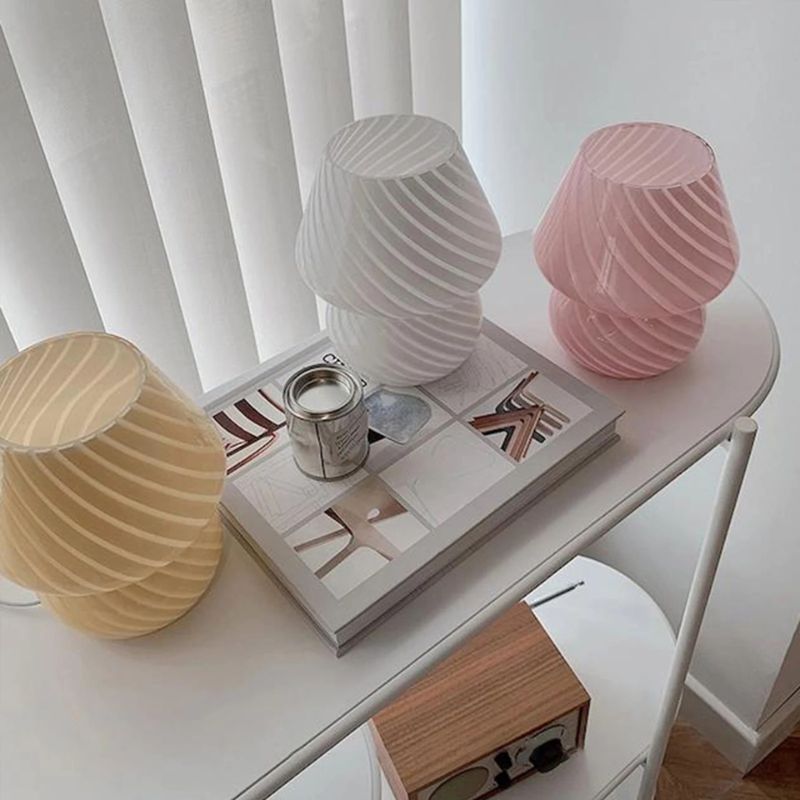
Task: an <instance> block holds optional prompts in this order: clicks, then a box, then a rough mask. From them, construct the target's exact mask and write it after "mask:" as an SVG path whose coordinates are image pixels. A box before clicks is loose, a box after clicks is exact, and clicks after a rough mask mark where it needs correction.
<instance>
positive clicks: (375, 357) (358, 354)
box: [326, 294, 482, 386]
mask: <svg viewBox="0 0 800 800" xmlns="http://www.w3.org/2000/svg"><path fill="white" fill-rule="evenodd" d="M326 313H327V327H328V334H329V336H330V338H331V341H332V342H333V344H334V346H335V347H336V351H337V353H338V354H339V355H340V356H341V357H342V358H343V359H344V360H345V362H346V363H347V364H349V365H350V366H351V367H352V368H353V369H355V370H356V371H357V372H360V373H361V374H363V375H366V376H368V377H370V378H372V379H373V380H375V381H377V382H378V383H384V384H387V385H389V386H413V385H416V384H419V383H428V382H429V381H434V380H437V379H438V378H441V377H443V376H444V375H447V374H449V373H450V372H452V371H453V370H454V369H456V368H458V367H459V366H461V364H462V363H463V362H464V361H466V359H467V358H468V357H469V355H470V354H471V353H472V351H473V350H474V348H475V343H476V342H477V340H478V336H479V334H480V331H481V320H482V310H481V301H480V297H479V296H478V295H477V294H473V295H471V296H470V297H468V298H466V299H465V300H462V301H461V302H459V303H457V304H456V305H454V306H452V307H451V308H448V309H446V310H444V311H441V312H440V313H438V314H429V315H424V316H417V317H409V318H408V319H387V318H381V317H367V316H362V315H360V314H354V313H352V312H350V311H344V310H342V309H340V308H336V307H335V306H331V305H329V306H328V308H327V312H326Z"/></svg>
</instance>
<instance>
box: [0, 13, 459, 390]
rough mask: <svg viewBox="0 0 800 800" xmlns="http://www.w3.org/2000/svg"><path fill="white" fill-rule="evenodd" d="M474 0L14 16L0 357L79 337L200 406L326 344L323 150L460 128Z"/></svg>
mask: <svg viewBox="0 0 800 800" xmlns="http://www.w3.org/2000/svg"><path fill="white" fill-rule="evenodd" d="M460 26H461V23H460V0H273V2H269V0H185V1H184V0H69V2H64V0H0V27H2V33H3V35H2V36H0V125H2V137H0V312H1V313H0V358H3V359H4V358H6V357H8V356H10V355H12V354H13V353H14V352H16V351H17V350H18V349H21V348H23V347H26V346H28V345H30V344H32V343H34V342H36V341H38V340H40V339H42V338H45V337H47V336H53V335H56V334H59V333H62V332H66V331H69V330H76V329H96V330H102V329H105V330H108V331H111V332H114V333H118V334H120V335H122V336H125V337H126V338H129V339H131V340H132V341H134V342H135V343H136V344H137V345H138V346H139V347H141V348H142V349H143V350H144V351H145V352H146V353H148V355H150V356H151V358H153V360H154V361H155V362H156V363H158V364H159V365H160V366H162V367H163V368H164V369H165V370H166V371H167V372H168V373H169V374H170V375H171V376H172V377H173V378H175V379H176V380H177V381H178V382H179V383H181V384H182V385H183V386H184V388H186V389H187V390H189V391H190V392H191V393H193V394H197V393H199V392H200V391H201V390H203V389H209V388H212V387H213V386H215V385H217V384H219V383H221V382H223V381H225V380H227V379H229V378H231V377H234V376H236V375H237V374H239V373H240V372H242V371H244V370H246V369H248V368H249V367H252V366H253V365H255V364H256V363H257V362H258V361H259V360H263V359H265V358H267V357H269V356H271V355H273V354H275V353H277V352H279V351H280V350H282V349H284V348H286V347H288V346H290V345H291V344H293V343H295V342H297V341H299V340H300V339H302V338H303V337H305V336H307V335H309V334H310V333H312V332H313V331H314V330H316V329H317V327H318V318H317V310H316V303H315V300H314V296H313V294H312V293H311V292H310V291H309V290H308V289H307V288H306V286H305V285H304V284H303V283H302V281H301V280H300V278H299V275H298V273H297V270H296V268H295V263H294V237H295V232H296V229H297V226H298V224H299V221H300V217H301V207H302V206H301V200H302V198H304V197H305V196H306V194H307V193H308V191H309V188H310V185H311V182H312V180H313V175H314V172H315V170H316V166H317V162H318V159H319V157H320V154H321V151H322V149H323V147H324V145H325V142H326V141H327V139H328V138H329V137H330V135H331V134H332V133H333V132H334V131H335V130H337V129H338V128H339V127H341V126H342V125H344V124H346V123H347V122H349V121H350V120H352V119H353V118H354V116H355V117H359V116H365V115H368V114H376V113H392V112H409V111H412V110H414V111H417V112H418V113H424V114H429V115H432V116H436V117H439V118H441V119H444V120H445V121H446V122H448V123H450V124H451V125H453V126H454V127H455V128H456V129H459V128H460V121H461V82H460V81H461V79H460V74H461V63H460V59H461V45H460V33H461V32H460Z"/></svg>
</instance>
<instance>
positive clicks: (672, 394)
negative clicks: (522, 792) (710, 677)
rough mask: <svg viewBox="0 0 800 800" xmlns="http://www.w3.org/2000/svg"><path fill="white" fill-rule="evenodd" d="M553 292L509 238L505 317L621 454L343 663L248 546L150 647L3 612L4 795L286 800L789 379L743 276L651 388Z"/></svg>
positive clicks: (482, 552)
mask: <svg viewBox="0 0 800 800" xmlns="http://www.w3.org/2000/svg"><path fill="white" fill-rule="evenodd" d="M547 293H548V288H547V286H546V284H545V281H544V279H543V278H542V277H541V276H540V275H539V273H538V271H537V270H536V268H535V267H534V265H533V263H532V255H531V247H530V234H529V233H522V234H518V235H515V236H511V237H509V238H508V239H507V240H506V243H505V249H504V254H503V258H502V261H501V263H500V266H499V268H498V270H497V273H496V275H495V276H494V277H493V278H492V280H491V281H490V282H489V283H488V285H487V287H486V289H485V291H484V305H485V310H486V314H487V316H489V317H490V318H492V319H493V320H494V321H496V322H497V323H499V324H500V325H502V326H503V327H505V328H507V329H508V330H509V331H510V332H511V333H513V334H514V335H516V336H518V337H519V338H521V339H523V340H524V341H526V342H527V343H528V344H530V345H531V346H533V347H534V348H536V349H537V350H539V351H540V352H542V353H543V354H544V355H546V356H547V357H548V358H550V359H551V360H553V361H555V362H556V363H558V364H560V365H562V366H564V367H565V368H567V369H569V370H571V371H573V372H575V373H576V374H578V375H579V376H580V377H581V378H582V379H584V380H586V381H587V382H588V383H590V384H592V385H594V386H595V387H597V388H598V389H599V390H600V391H601V392H604V393H606V394H608V395H609V396H611V397H613V398H614V399H615V400H616V401H617V402H618V403H619V404H620V405H622V406H623V407H625V408H626V409H627V413H626V415H625V417H624V418H623V420H622V423H621V425H620V432H621V435H622V441H621V442H620V443H619V444H617V445H615V446H614V447H613V448H611V449H610V450H609V451H607V452H606V453H604V454H602V455H601V456H600V457H599V458H597V459H596V460H595V461H593V462H592V463H591V464H589V465H587V466H586V467H585V468H583V469H581V470H580V471H579V472H578V473H576V474H575V475H574V476H572V477H571V478H570V479H569V480H568V481H566V482H565V483H564V484H563V485H561V486H559V487H558V488H557V489H555V490H554V491H552V492H551V493H550V494H548V495H547V496H546V497H545V498H543V499H542V500H541V501H540V502H539V503H537V504H536V505H535V506H533V507H532V508H530V509H528V510H527V511H525V512H524V513H522V514H520V515H519V516H518V517H517V518H516V519H514V520H513V521H512V522H511V523H510V524H508V525H506V526H505V527H504V528H503V529H502V530H501V531H499V532H498V533H497V535H496V536H495V537H494V538H492V539H491V540H490V541H488V542H487V543H486V544H485V546H483V547H482V548H480V549H479V550H478V551H476V552H475V553H473V554H472V555H471V556H470V557H469V558H467V559H466V560H465V561H463V562H462V563H461V564H459V565H458V566H457V567H456V568H455V569H453V570H452V571H450V572H448V573H447V574H446V575H444V576H443V577H442V578H441V579H440V580H439V581H438V582H436V583H435V584H434V585H433V586H431V587H430V588H429V589H427V590H426V591H425V592H423V593H422V594H420V595H419V596H418V597H416V598H415V599H414V600H413V601H411V602H410V603H408V604H407V605H406V606H404V607H403V608H402V609H400V610H399V611H398V613H396V614H395V615H394V616H392V617H391V618H390V619H389V620H387V621H386V623H385V624H383V625H381V626H380V627H379V628H378V629H377V630H376V631H375V632H374V633H372V634H370V635H369V636H368V637H367V638H366V639H365V640H364V641H363V642H361V643H359V644H358V645H357V646H356V647H355V648H353V650H352V651H351V652H349V653H348V654H346V655H345V656H344V657H342V658H341V659H338V660H337V659H336V658H334V657H333V656H332V655H331V653H330V651H328V649H327V648H326V647H325V645H323V644H322V643H321V641H320V640H318V639H317V636H316V634H315V633H314V632H313V631H312V629H311V627H310V626H309V625H308V624H307V623H306V621H305V620H304V618H303V615H302V613H301V612H300V611H298V610H297V608H295V606H294V605H293V604H292V603H291V602H290V601H289V600H288V599H287V598H286V597H285V596H284V595H283V593H282V592H281V591H280V590H279V589H278V587H277V586H276V585H274V584H273V583H272V582H271V581H270V580H269V579H267V578H266V577H265V575H264V574H263V573H262V572H261V571H260V570H259V569H258V568H257V567H256V566H255V564H254V563H252V562H251V561H250V560H249V558H248V557H247V556H246V555H245V554H244V552H243V551H242V550H241V549H240V548H239V547H238V545H236V544H235V543H234V542H233V541H231V542H229V543H228V547H227V553H226V557H225V560H224V563H223V565H222V568H221V571H220V574H219V577H218V579H217V580H216V581H215V583H214V585H213V586H212V588H211V590H210V592H209V593H208V595H207V597H206V598H205V599H204V600H203V601H202V602H201V603H200V605H199V606H198V607H197V608H196V609H195V610H194V611H193V612H192V613H191V614H189V615H188V616H187V617H186V618H184V619H183V620H180V621H179V622H178V623H176V624H175V625H173V626H171V627H169V628H167V629H165V630H163V631H161V632H159V633H157V634H154V635H152V636H148V637H144V638H142V639H137V640H131V641H128V642H122V643H114V642H103V641H95V640H92V639H89V638H85V637H83V636H81V635H79V634H77V633H74V632H72V631H70V630H69V629H67V628H65V627H63V626H61V625H59V624H58V623H57V622H55V621H54V620H51V619H50V618H48V617H47V615H46V614H44V613H43V612H41V611H40V610H34V611H30V610H23V609H20V610H11V609H5V608H4V609H0V797H3V798H6V797H8V798H19V799H20V800H23V799H24V800H45V798H46V799H47V800H50V798H53V797H57V798H59V800H107V798H110V797H113V798H114V800H140V798H144V797H146V798H158V800H184V798H188V797H191V798H192V800H233V798H237V800H262V799H263V798H265V797H268V796H269V795H270V794H271V793H272V792H274V791H275V790H276V789H277V788H278V787H279V786H281V785H282V784H284V783H285V782H286V781H288V780H289V779H290V778H291V777H292V776H294V775H296V774H297V773H298V772H299V771H301V770H302V769H303V768H304V767H306V766H307V765H308V764H310V763H311V762H312V761H314V760H315V759H316V758H317V757H319V756H320V755H321V754H322V753H324V752H325V751H327V750H328V749H330V748H331V747H333V746H334V745H335V744H336V743H337V742H338V741H339V740H341V739H343V738H344V737H345V736H346V735H347V734H348V733H350V732H351V731H353V730H354V729H355V728H357V727H358V726H359V725H361V724H362V723H363V722H364V721H366V720H367V719H368V718H369V717H370V716H371V715H372V714H373V713H374V712H375V711H376V710H377V709H379V708H380V707H381V706H382V705H383V704H385V703H386V702H387V701H389V700H390V699H391V698H392V697H393V696H395V695H396V694H397V693H398V692H400V691H401V690H402V689H404V688H405V687H406V686H408V685H410V684H411V683H413V682H414V681H415V680H416V679H417V678H419V677H420V676H421V675H422V674H423V673H424V672H425V671H426V670H427V669H429V668H430V667H431V666H432V665H433V664H435V663H436V662H437V661H439V660H440V659H442V658H443V657H444V656H446V655H447V654H448V653H450V652H451V651H452V650H454V649H455V648H457V647H458V646H459V645H460V644H462V643H463V642H464V641H465V640H466V639H467V638H468V637H469V636H470V635H472V634H473V633H475V632H476V631H477V630H479V629H480V628H481V627H482V626H484V625H486V624H487V623H488V622H490V621H491V620H492V619H494V618H495V617H496V616H498V615H499V614H501V613H502V612H503V611H504V610H505V609H506V608H508V607H509V606H510V605H511V604H513V603H514V602H516V601H518V600H520V599H521V598H522V597H524V596H525V595H527V594H528V593H529V592H531V591H532V590H533V589H535V588H536V587H537V586H538V585H539V584H540V583H542V582H543V581H544V580H545V579H547V578H548V577H549V576H551V575H552V574H553V573H554V572H555V571H556V570H557V569H559V568H560V567H562V566H563V565H565V564H566V563H567V562H568V561H570V560H571V559H572V558H573V557H574V556H576V555H577V554H579V553H580V552H581V550H582V549H583V548H585V547H586V546H588V545H589V544H591V543H592V542H594V541H596V540H597V539H598V538H599V537H600V536H602V535H603V534H604V533H606V532H607V531H608V530H610V529H611V528H612V527H613V526H614V525H615V524H616V523H617V522H619V521H620V520H621V519H622V518H624V517H625V516H626V515H627V514H629V513H631V512H632V511H633V510H635V509H636V508H637V507H638V506H640V505H641V504H642V503H644V502H645V501H646V500H647V499H648V498H649V497H651V496H652V495H653V494H654V493H655V492H657V491H658V490H659V489H661V488H663V487H664V486H665V485H666V484H668V483H669V482H670V481H671V480H673V479H674V478H675V477H676V476H677V475H679V474H680V473H681V472H683V471H684V470H685V469H687V468H688V467H689V466H691V465H692V464H693V463H695V462H696V461H697V460H699V459H700V458H701V457H702V456H703V455H705V454H706V453H707V452H708V451H709V450H711V449H712V448H713V447H715V446H717V445H719V444H721V443H722V442H724V441H725V440H726V439H727V438H728V435H729V433H730V431H731V426H732V425H733V422H734V420H736V418H737V417H740V416H742V415H748V414H750V413H752V412H753V411H754V410H755V409H756V408H757V407H758V406H759V404H760V403H761V402H762V400H763V399H764V397H765V396H766V394H767V393H768V391H769V389H770V387H771V386H772V383H773V381H774V379H775V375H776V372H777V369H778V341H777V336H776V333H775V329H774V326H773V324H772V320H771V319H770V316H769V313H768V312H767V310H766V309H765V308H764V306H763V304H762V303H761V301H760V300H759V299H758V297H757V296H756V295H755V294H754V293H753V292H752V291H751V290H750V289H749V288H748V287H747V285H746V284H745V283H744V282H743V281H741V280H739V279H737V280H734V282H733V284H732V285H731V286H730V287H729V288H728V289H727V290H726V291H725V292H724V293H723V294H722V296H721V297H720V298H719V299H718V300H716V301H715V302H714V303H712V305H711V306H710V308H709V313H708V325H707V330H706V333H705V335H704V337H703V339H702V341H701V343H700V346H699V347H698V349H697V351H696V352H695V353H694V354H693V355H692V357H691V358H690V359H689V361H688V362H687V363H685V364H684V365H682V366H681V367H679V368H678V369H676V370H674V371H673V372H670V373H667V374H666V375H663V376H661V377H659V378H655V379H652V380H648V381H641V382H625V381H614V380H610V379H603V378H600V377H598V376H596V375H593V374H591V373H588V372H584V371H582V370H580V369H578V368H576V367H575V365H573V364H571V363H570V362H569V361H568V359H567V358H566V356H565V355H564V354H563V353H562V351H561V350H560V349H559V348H558V346H557V345H556V343H555V342H554V341H553V339H552V336H551V334H550V332H549V327H548V322H547V318H546V308H547ZM711 501H712V498H709V503H711ZM711 555H713V553H712V554H711ZM633 755H635V754H632V757H633ZM610 777H613V776H610ZM519 786H520V787H522V786H523V784H520V785H519ZM599 796H605V795H599Z"/></svg>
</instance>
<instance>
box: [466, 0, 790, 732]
mask: <svg viewBox="0 0 800 800" xmlns="http://www.w3.org/2000/svg"><path fill="white" fill-rule="evenodd" d="M462 15H463V29H462V31H463V42H464V57H463V60H464V75H463V90H464V141H465V145H466V147H467V150H468V152H469V154H470V157H471V159H472V161H473V164H474V165H475V167H476V170H477V172H478V175H479V176H480V178H481V180H482V181H483V183H484V186H485V187H486V189H487V193H488V195H489V198H490V200H491V201H492V203H493V204H494V207H495V209H496V211H497V212H498V216H499V217H500V220H501V225H502V227H503V229H504V232H505V233H510V232H513V231H517V230H520V229H524V228H530V227H534V226H535V225H536V223H537V221H538V219H539V217H540V216H541V214H542V212H543V211H544V209H545V206H546V204H547V202H548V200H549V198H550V196H551V195H552V193H553V191H554V190H555V188H556V185H557V183H558V181H559V179H560V177H561V175H562V173H563V172H564V170H565V168H566V166H567V164H568V162H569V161H570V159H571V157H572V155H573V154H574V152H575V150H576V148H577V147H578V144H579V143H580V141H581V139H582V138H583V137H584V136H585V135H586V134H588V133H589V132H590V131H592V130H593V129H595V128H597V127H599V126H602V125H605V124H608V123H611V122H617V121H623V120H661V121H665V122H672V123H676V124H678V125H682V126H685V127H687V128H690V129H692V130H694V131H696V132H698V133H699V134H700V135H702V136H703V137H705V138H706V139H707V140H708V141H709V142H711V144H712V145H713V146H714V148H715V150H716V153H717V156H718V159H719V164H720V169H721V173H722V177H723V180H724V182H725V184H726V188H727V193H728V197H729V200H730V203H731V206H732V210H733V216H734V220H735V223H736V226H737V229H738V232H739V236H740V240H741V245H742V262H741V267H740V270H741V274H742V275H743V276H744V277H745V278H746V279H747V280H748V281H750V283H751V284H752V285H753V286H754V287H755V288H756V289H757V291H758V292H759V293H760V294H761V296H762V297H763V298H764V299H765V301H766V302H767V304H768V305H769V307H770V310H771V312H772V314H773V316H774V318H775V321H776V324H777V326H778V329H779V332H780V335H781V342H782V348H783V362H782V371H781V375H780V376H779V378H778V382H777V384H776V386H775V389H774V390H773V394H772V395H771V397H770V398H768V400H767V402H766V403H765V404H764V406H763V408H762V410H761V412H760V413H759V414H758V419H759V422H760V424H761V426H762V428H761V433H760V434H759V438H758V441H757V444H756V451H755V455H754V459H753V464H752V467H751V470H750V473H749V476H748V478H747V483H746V486H745V491H744V493H743V495H742V502H741V505H740V510H739V511H738V513H737V516H736V519H735V524H734V527H733V530H732V536H731V540H730V543H729V546H728V549H727V551H726V554H725V557H724V561H723V564H722V569H721V574H720V580H719V581H718V585H717V587H716V589H715V592H714V595H713V597H712V603H711V607H710V609H709V614H708V618H707V621H706V624H705V626H704V629H703V634H702V640H701V644H700V649H699V651H698V654H697V657H696V659H695V661H694V665H693V674H694V675H695V677H696V678H698V679H699V680H700V681H701V682H702V683H703V684H704V685H705V686H706V687H707V688H708V689H710V690H711V691H712V692H713V693H714V694H715V695H716V696H717V697H718V698H719V699H720V700H722V702H723V703H724V704H725V705H727V706H728V708H729V709H730V710H731V711H733V712H734V713H735V714H736V715H737V716H738V717H739V718H740V719H741V720H742V721H743V722H744V723H745V724H746V725H747V726H748V727H751V728H756V727H758V725H759V724H760V723H761V722H762V721H763V719H764V718H765V717H766V716H767V715H768V714H769V713H770V712H771V711H773V710H774V709H775V708H777V707H778V706H779V705H780V704H781V703H782V702H783V701H784V700H786V698H787V697H788V696H789V695H790V694H791V693H792V692H793V691H794V690H795V689H796V688H797V687H798V685H800V674H798V673H797V665H798V661H799V660H800V659H798V655H800V641H798V640H795V643H794V648H795V652H793V653H788V654H787V651H788V650H789V647H790V644H791V643H792V641H793V637H794V635H795V632H796V630H797V628H798V621H800V580H798V565H800V529H799V527H800V526H798V515H797V502H798V497H797V493H798V491H799V490H800V480H799V479H800V447H798V445H800V437H798V431H800V423H798V416H797V407H798V403H800V376H798V373H797V371H796V370H795V367H794V364H795V359H796V358H797V357H798V356H799V355H800V318H799V315H798V312H797V308H798V299H799V298H800V254H799V253H798V247H797V242H798V237H797V229H798V227H800V193H798V187H800V103H799V102H798V100H799V99H800V47H798V33H799V32H800V3H798V2H790V1H789V0H786V1H785V2H784V1H783V0H761V1H760V2H759V1H758V0H751V1H748V0H725V1H723V0H693V1H691V0H671V1H670V2H656V1H655V0H636V1H635V2H624V1H623V0H604V1H603V2H585V3H582V4H579V3H577V2H574V3H564V2H563V0H537V2H532V1H531V0H465V1H464V6H463V12H462ZM537 311H538V313H542V314H544V313H546V310H545V308H544V307H543V308H541V309H534V310H532V313H536V312H537ZM730 368H731V369H736V364H735V363H732V364H731V365H730ZM677 413H686V412H685V411H683V410H679V409H676V414H677ZM688 413H691V410H689V412H688ZM721 458H722V454H721V453H718V454H715V455H713V456H711V457H709V458H708V459H706V462H705V463H702V464H700V465H698V466H697V467H695V468H694V469H693V470H691V471H690V473H689V474H688V475H686V476H685V477H684V478H683V479H682V480H681V481H679V482H678V483H677V484H675V485H673V486H672V487H670V488H669V489H668V490H667V491H665V492H664V493H662V495H661V496H659V497H657V498H655V500H654V501H652V502H651V503H649V504H648V505H647V507H645V508H644V509H642V510H641V511H640V512H638V513H637V514H636V515H635V516H634V517H632V518H631V519H630V520H629V521H627V522H626V523H624V524H623V525H621V526H620V527H619V528H618V529H617V530H616V531H615V532H614V533H612V534H611V535H610V536H609V537H607V539H606V541H605V542H604V543H603V544H602V546H601V547H600V548H598V551H597V552H598V553H599V554H600V555H601V556H602V557H603V558H604V559H606V560H609V561H611V562H613V563H615V564H617V565H618V566H621V567H622V568H623V569H624V570H625V571H627V572H628V573H629V574H631V575H632V576H633V577H634V578H635V579H637V580H638V581H639V582H640V583H642V584H643V585H644V586H645V588H647V589H648V591H650V592H651V594H652V595H653V596H654V597H655V598H656V600H657V601H658V602H659V603H660V604H661V605H662V607H663V608H664V609H665V611H666V612H667V613H668V614H669V616H670V618H671V619H672V620H673V622H674V621H677V620H678V619H679V617H680V612H681V608H682V604H683V601H684V599H685V595H686V590H687V587H688V583H689V580H690V574H691V569H692V566H693V561H694V558H695V555H696V551H697V547H698V543H699V537H700V536H701V534H702V532H703V530H704V526H705V523H706V521H707V519H708V516H709V508H710V502H711V499H712V497H713V494H712V493H713V489H714V486H715V484H716V479H717V475H718V471H719V466H720V463H721ZM782 666H785V669H784V672H783V673H782V674H780V675H779V673H780V671H781V668H782Z"/></svg>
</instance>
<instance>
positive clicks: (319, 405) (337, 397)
mask: <svg viewBox="0 0 800 800" xmlns="http://www.w3.org/2000/svg"><path fill="white" fill-rule="evenodd" d="M304 397H305V402H304ZM283 406H284V412H285V414H286V422H287V429H288V431H289V438H290V440H291V443H292V449H293V451H294V460H295V462H296V463H297V466H298V467H299V469H300V470H301V471H302V472H304V473H305V474H306V475H308V476H309V477H311V478H317V479H319V480H336V479H337V478H344V477H345V476H346V475H350V473H352V472H355V471H356V470H357V469H358V468H359V467H360V466H361V465H362V464H363V463H364V462H365V461H366V459H367V455H368V453H369V442H368V440H367V435H368V433H369V423H368V414H367V408H366V406H365V405H364V392H363V389H362V388H361V381H360V380H359V378H358V376H357V375H356V374H355V373H353V372H351V371H350V370H349V369H347V368H346V367H341V366H338V365H334V364H313V365H311V366H310V367H304V368H303V369H301V370H299V371H298V372H295V373H294V375H292V376H291V378H289V380H288V381H287V382H286V386H285V387H284V390H283Z"/></svg>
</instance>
